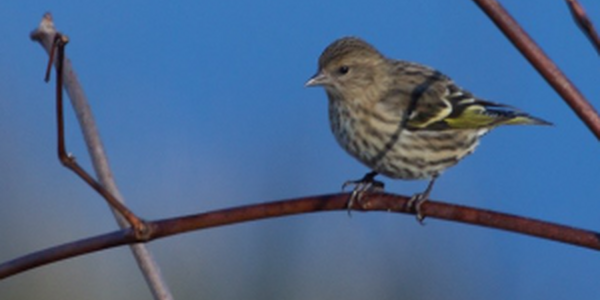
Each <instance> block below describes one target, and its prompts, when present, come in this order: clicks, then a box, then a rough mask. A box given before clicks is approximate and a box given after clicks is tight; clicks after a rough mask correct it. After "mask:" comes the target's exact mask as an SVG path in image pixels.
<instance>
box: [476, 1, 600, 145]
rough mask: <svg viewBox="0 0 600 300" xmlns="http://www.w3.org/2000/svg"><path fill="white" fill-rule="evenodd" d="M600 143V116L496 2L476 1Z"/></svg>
mask: <svg viewBox="0 0 600 300" xmlns="http://www.w3.org/2000/svg"><path fill="white" fill-rule="evenodd" d="M474 1H475V2H476V3H477V5H479V7H480V8H481V9H482V10H483V11H484V12H485V13H486V14H487V15H488V17H490V19H492V21H493V22H494V23H495V24H496V26H498V28H499V29H500V30H501V31H502V32H503V33H504V35H506V37H507V38H508V39H509V40H510V41H511V42H512V43H513V44H514V45H515V47H517V49H519V51H520V52H521V54H523V56H525V58H527V59H528V60H529V62H530V63H531V65H533V66H534V67H535V69H536V70H537V71H538V72H539V73H540V74H541V75H542V77H544V79H546V82H548V83H549V84H550V85H551V86H552V88H554V90H555V91H556V92H557V93H558V94H559V95H560V96H561V97H562V98H563V100H565V102H567V104H568V105H569V106H570V107H571V109H572V110H573V111H574V112H575V113H576V114H577V116H579V118H580V119H581V120H582V121H583V122H584V123H585V124H586V125H587V127H588V128H589V129H590V130H591V131H592V133H593V134H594V135H595V136H596V138H597V139H599V140H600V116H599V115H598V113H597V112H596V110H595V109H594V107H592V105H591V104H590V103H589V102H588V101H587V100H586V99H585V97H584V96H583V95H582V94H581V93H580V92H579V90H578V89H577V88H576V87H575V86H574V85H573V83H571V81H570V80H569V79H568V78H567V77H566V76H565V74H563V73H562V72H561V71H560V69H559V68H558V67H557V66H556V64H554V62H552V60H550V58H548V56H547V55H546V54H545V53H544V51H542V49H540V47H539V46H538V45H536V43H535V42H534V41H533V40H532V39H531V37H529V35H528V34H527V33H526V32H525V31H524V30H523V28H521V26H519V24H518V23H517V21H515V19H513V18H512V17H511V16H510V14H509V13H508V12H507V11H506V10H504V8H503V7H502V5H500V4H499V3H498V2H497V1H495V0H474Z"/></svg>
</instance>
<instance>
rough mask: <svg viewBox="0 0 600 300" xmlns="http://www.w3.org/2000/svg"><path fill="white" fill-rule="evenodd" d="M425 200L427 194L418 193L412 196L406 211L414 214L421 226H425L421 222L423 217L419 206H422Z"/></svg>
mask: <svg viewBox="0 0 600 300" xmlns="http://www.w3.org/2000/svg"><path fill="white" fill-rule="evenodd" d="M427 198H428V195H427V194H425V193H419V194H415V195H413V196H412V197H411V198H410V200H408V203H407V205H408V209H409V210H411V211H413V212H414V213H415V216H416V218H417V222H419V224H421V225H425V223H424V222H423V221H424V220H425V216H424V215H423V212H421V205H423V203H425V202H426V201H427Z"/></svg>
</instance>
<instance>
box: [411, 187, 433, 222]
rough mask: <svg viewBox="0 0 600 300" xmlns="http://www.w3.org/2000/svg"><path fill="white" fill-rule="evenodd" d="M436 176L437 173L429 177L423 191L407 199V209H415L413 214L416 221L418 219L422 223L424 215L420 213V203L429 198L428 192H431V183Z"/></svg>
mask: <svg viewBox="0 0 600 300" xmlns="http://www.w3.org/2000/svg"><path fill="white" fill-rule="evenodd" d="M437 177H438V176H437V175H434V176H433V177H432V178H431V180H430V181H429V184H428V185H427V188H426V189H425V191H423V192H422V193H418V194H415V195H414V196H412V198H410V200H408V207H409V209H410V210H414V211H415V214H416V215H417V221H419V223H421V224H423V220H425V216H423V214H422V213H421V205H423V203H424V202H425V201H427V200H428V199H429V193H431V189H433V184H434V183H435V180H436V179H437Z"/></svg>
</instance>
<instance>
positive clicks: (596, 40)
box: [567, 0, 600, 54]
mask: <svg viewBox="0 0 600 300" xmlns="http://www.w3.org/2000/svg"><path fill="white" fill-rule="evenodd" d="M567 5H568V6H569V9H570V10H571V14H572V15H573V19H575V23H577V26H579V28H580V29H581V31H583V33H584V34H585V36H587V38H588V39H589V40H590V42H591V43H592V45H593V46H594V48H596V52H598V54H600V37H599V36H598V32H596V28H594V24H593V23H592V21H591V20H590V18H588V16H587V14H586V13H585V9H583V6H582V5H581V4H580V3H579V1H577V0H567Z"/></svg>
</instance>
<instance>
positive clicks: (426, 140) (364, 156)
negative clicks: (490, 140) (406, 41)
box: [305, 36, 552, 222]
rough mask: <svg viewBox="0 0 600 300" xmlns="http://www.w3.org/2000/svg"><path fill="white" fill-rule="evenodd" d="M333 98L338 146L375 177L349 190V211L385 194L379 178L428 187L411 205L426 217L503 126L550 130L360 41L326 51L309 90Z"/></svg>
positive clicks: (331, 106) (338, 44)
mask: <svg viewBox="0 0 600 300" xmlns="http://www.w3.org/2000/svg"><path fill="white" fill-rule="evenodd" d="M305 86H306V87H315V86H320V87H323V88H324V89H325V92H326V94H327V98H328V106H329V108H328V110H329V123H330V129H331V131H332V133H333V135H334V136H335V139H336V140H337V142H338V144H339V145H340V146H341V147H342V148H343V149H344V150H346V152H348V153H349V154H350V155H351V156H353V157H354V158H356V159H357V160H358V161H360V162H361V163H362V164H364V165H365V166H367V167H368V168H369V169H371V170H372V171H371V172H369V173H367V174H366V175H365V176H364V177H363V178H362V179H360V180H351V181H347V182H346V183H344V185H343V186H342V188H343V189H344V188H345V187H347V186H348V185H354V186H355V188H354V190H353V192H352V194H351V196H350V198H349V201H348V204H347V206H348V209H349V210H350V209H351V207H352V205H353V204H354V203H355V202H356V201H360V200H361V198H362V196H363V195H364V194H365V193H368V192H372V191H378V190H382V189H383V186H384V185H383V183H382V182H380V181H377V180H375V177H376V176H377V175H379V174H382V175H385V176H387V177H389V178H392V179H402V180H429V183H428V185H427V188H426V189H425V190H424V191H423V192H421V193H417V194H415V195H414V196H413V197H412V198H411V199H410V201H409V202H408V205H409V207H410V208H411V210H412V211H413V212H414V213H415V214H416V216H417V220H419V221H420V222H422V220H423V219H424V216H423V214H422V212H421V209H420V207H421V205H422V204H423V203H424V202H425V201H427V199H428V197H429V194H430V193H431V190H432V188H433V185H434V183H435V181H436V179H437V178H438V177H439V176H440V175H441V174H442V172H443V171H445V170H446V169H448V168H450V167H452V166H454V165H456V164H457V163H458V162H459V161H460V160H462V159H463V158H465V157H466V156H467V155H469V154H471V153H472V152H473V151H474V150H475V148H476V147H477V145H478V144H479V140H480V138H481V137H482V136H484V135H485V134H486V133H488V132H489V131H490V130H492V129H494V128H496V127H499V126H502V125H552V124H551V123H550V122H548V121H545V120H542V119H540V118H537V117H533V116H531V115H529V114H527V113H525V112H522V111H520V110H518V109H516V108H514V107H512V106H509V105H505V104H500V103H495V102H490V101H487V100H483V99H481V98H478V97H476V96H474V95H473V94H472V93H471V92H469V91H467V90H465V89H463V88H461V87H459V86H458V85H456V84H455V83H454V81H453V80H452V79H451V78H449V77H448V76H446V75H444V74H443V73H441V72H440V71H437V70H435V69H433V68H431V67H428V66H425V65H422V64H418V63H414V62H409V61H404V60H397V59H392V58H388V57H386V56H384V55H383V54H381V52H379V51H378V50H377V49H376V48H375V47H373V46H372V45H370V44H369V43H367V42H366V41H364V40H363V39H361V38H358V37H352V36H350V37H342V38H340V39H337V40H335V41H334V42H332V43H331V44H330V45H329V46H327V47H326V48H325V50H324V51H323V52H322V54H321V56H320V57H319V60H318V71H317V72H316V74H315V75H314V76H312V77H311V78H310V79H309V80H308V81H307V82H306V84H305Z"/></svg>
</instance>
